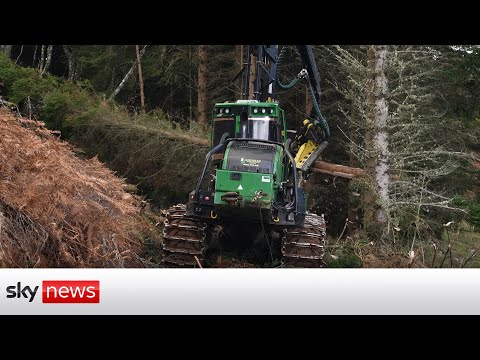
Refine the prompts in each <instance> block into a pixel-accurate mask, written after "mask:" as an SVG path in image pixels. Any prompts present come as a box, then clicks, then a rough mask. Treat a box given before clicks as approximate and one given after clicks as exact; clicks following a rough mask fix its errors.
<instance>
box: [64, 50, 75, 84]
mask: <svg viewBox="0 0 480 360" xmlns="http://www.w3.org/2000/svg"><path fill="white" fill-rule="evenodd" d="M63 51H64V52H65V55H66V57H67V60H68V80H70V81H74V80H75V77H76V73H77V66H76V62H75V55H74V53H73V51H72V50H70V49H69V48H68V46H67V45H63Z"/></svg>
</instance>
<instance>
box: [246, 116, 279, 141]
mask: <svg viewBox="0 0 480 360" xmlns="http://www.w3.org/2000/svg"><path fill="white" fill-rule="evenodd" d="M242 130H243V129H242ZM278 131H279V129H278V124H277V121H276V118H270V117H258V118H253V117H251V118H248V136H246V137H248V138H251V139H258V140H270V141H279V140H278V139H279V134H278Z"/></svg>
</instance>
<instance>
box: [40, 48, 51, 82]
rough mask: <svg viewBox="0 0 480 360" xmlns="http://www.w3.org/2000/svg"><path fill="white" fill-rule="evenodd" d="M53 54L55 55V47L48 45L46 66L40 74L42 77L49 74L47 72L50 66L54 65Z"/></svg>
mask: <svg viewBox="0 0 480 360" xmlns="http://www.w3.org/2000/svg"><path fill="white" fill-rule="evenodd" d="M52 54H53V45H48V48H47V57H46V59H45V65H44V67H43V69H42V70H41V72H40V77H41V76H43V75H44V74H45V73H46V72H47V70H48V69H49V68H50V64H51V63H52Z"/></svg>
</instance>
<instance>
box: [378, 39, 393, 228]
mask: <svg viewBox="0 0 480 360" xmlns="http://www.w3.org/2000/svg"><path fill="white" fill-rule="evenodd" d="M386 67H387V47H386V46H385V45H382V46H377V56H376V63H375V125H376V127H377V131H376V134H375V145H376V148H377V149H378V151H379V152H380V154H379V157H378V162H377V166H376V167H375V179H376V181H377V187H378V193H379V196H380V202H381V204H382V208H380V209H379V211H378V212H377V221H379V222H381V223H386V222H387V214H386V210H388V205H389V204H388V199H389V196H388V195H389V194H388V187H389V185H390V177H389V174H388V170H389V160H390V159H389V158H390V153H389V151H388V133H387V121H388V104H387V99H386V98H387V93H388V79H387V76H386V75H385V71H386Z"/></svg>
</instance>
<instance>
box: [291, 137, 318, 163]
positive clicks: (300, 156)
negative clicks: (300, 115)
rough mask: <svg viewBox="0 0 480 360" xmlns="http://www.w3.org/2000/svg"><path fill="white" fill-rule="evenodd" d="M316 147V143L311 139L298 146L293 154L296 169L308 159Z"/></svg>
mask: <svg viewBox="0 0 480 360" xmlns="http://www.w3.org/2000/svg"><path fill="white" fill-rule="evenodd" d="M317 147H318V145H317V144H314V143H313V141H312V140H308V141H307V142H306V143H305V144H303V145H302V146H300V149H298V153H297V155H296V156H295V165H296V166H297V169H300V170H301V169H302V166H303V164H305V161H307V160H308V158H309V157H310V156H311V155H312V154H313V152H314V151H315V149H316V148H317Z"/></svg>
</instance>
